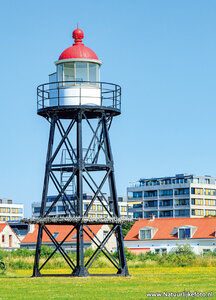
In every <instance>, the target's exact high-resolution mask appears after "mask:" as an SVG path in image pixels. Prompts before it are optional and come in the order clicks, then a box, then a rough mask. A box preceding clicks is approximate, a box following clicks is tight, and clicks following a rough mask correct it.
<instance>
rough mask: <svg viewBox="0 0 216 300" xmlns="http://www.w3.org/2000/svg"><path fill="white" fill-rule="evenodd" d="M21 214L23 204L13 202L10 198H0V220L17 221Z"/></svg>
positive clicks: (22, 212)
mask: <svg viewBox="0 0 216 300" xmlns="http://www.w3.org/2000/svg"><path fill="white" fill-rule="evenodd" d="M23 216H24V205H23V204H14V203H13V201H12V200H11V199H6V198H0V222H10V221H12V222H13V221H19V220H21V219H22V218H23Z"/></svg>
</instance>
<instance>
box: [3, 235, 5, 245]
mask: <svg viewBox="0 0 216 300" xmlns="http://www.w3.org/2000/svg"><path fill="white" fill-rule="evenodd" d="M4 242H5V235H4V234H2V243H4Z"/></svg>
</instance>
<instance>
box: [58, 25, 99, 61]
mask: <svg viewBox="0 0 216 300" xmlns="http://www.w3.org/2000/svg"><path fill="white" fill-rule="evenodd" d="M73 38H74V39H75V43H74V44H73V46H72V47H69V48H67V49H66V50H64V51H63V52H62V54H61V55H60V56H59V60H62V59H79V58H80V59H95V60H99V59H98V57H97V55H96V54H95V53H94V51H92V50H91V49H90V48H88V47H86V46H84V44H83V43H82V39H83V38H84V33H83V31H82V30H81V29H79V28H77V29H75V30H74V31H73Z"/></svg>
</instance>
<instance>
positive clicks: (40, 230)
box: [33, 116, 56, 277]
mask: <svg viewBox="0 0 216 300" xmlns="http://www.w3.org/2000/svg"><path fill="white" fill-rule="evenodd" d="M55 122H56V119H55V116H54V117H53V118H52V120H51V125H50V135H49V142H48V150H47V158H46V169H45V176H44V187H43V194H42V203H41V210H40V217H42V216H44V214H45V211H46V200H47V192H48V185H49V173H50V167H51V163H50V158H51V155H52V149H53V142H54V133H55ZM42 235H43V227H42V225H39V228H38V236H37V245H36V251H35V261H34V268H33V277H37V276H40V271H39V260H40V251H41V243H42Z"/></svg>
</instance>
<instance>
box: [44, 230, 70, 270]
mask: <svg viewBox="0 0 216 300" xmlns="http://www.w3.org/2000/svg"><path fill="white" fill-rule="evenodd" d="M75 228H76V226H74V228H73V229H72V230H71V231H70V232H69V233H68V234H67V235H66V237H65V238H64V239H63V241H61V243H60V244H58V245H57V246H56V245H55V246H56V248H55V250H54V251H53V253H51V254H50V256H49V257H48V258H47V259H46V261H45V262H44V263H43V264H42V266H41V267H40V269H39V271H40V270H41V269H42V268H43V267H44V266H45V265H46V263H48V261H49V260H50V258H51V257H52V256H53V255H54V254H55V253H56V251H57V250H58V249H60V248H61V246H62V245H63V243H64V242H65V240H66V239H67V238H68V237H69V235H70V234H71V233H72V232H73V231H74V229H75ZM53 238H54V237H53ZM57 243H58V242H57ZM61 249H62V248H61ZM60 253H61V252H60ZM62 256H63V255H62ZM71 262H72V260H71ZM74 266H75V265H74Z"/></svg>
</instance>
